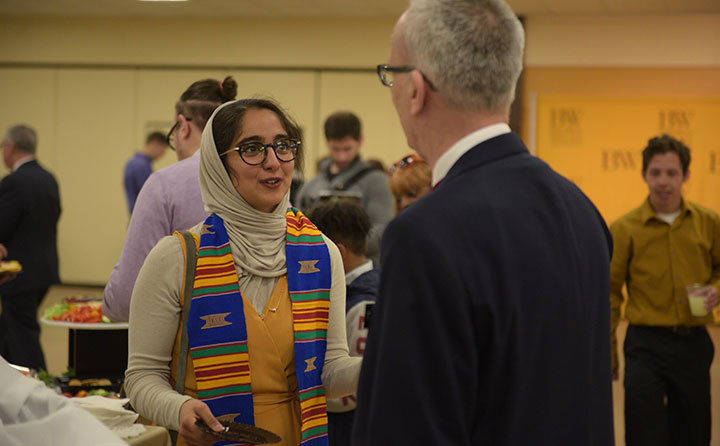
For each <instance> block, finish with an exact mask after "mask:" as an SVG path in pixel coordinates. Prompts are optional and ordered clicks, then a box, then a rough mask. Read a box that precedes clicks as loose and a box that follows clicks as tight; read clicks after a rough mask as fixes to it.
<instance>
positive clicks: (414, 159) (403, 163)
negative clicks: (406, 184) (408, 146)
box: [388, 153, 425, 175]
mask: <svg viewBox="0 0 720 446" xmlns="http://www.w3.org/2000/svg"><path fill="white" fill-rule="evenodd" d="M424 162H425V160H423V159H422V158H420V157H419V156H417V155H415V154H414V153H413V154H410V155H408V156H406V157H405V158H403V159H401V160H400V161H398V162H397V163H395V164H393V165H392V166H390V168H389V169H388V173H389V174H390V175H392V174H393V173H395V171H396V170H398V169H404V168H406V167H407V166H409V165H410V164H412V163H424Z"/></svg>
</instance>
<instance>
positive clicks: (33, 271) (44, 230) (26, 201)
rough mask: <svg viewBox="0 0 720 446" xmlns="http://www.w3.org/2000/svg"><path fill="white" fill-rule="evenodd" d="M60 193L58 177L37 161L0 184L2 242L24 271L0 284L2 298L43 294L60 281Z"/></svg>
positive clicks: (0, 230) (25, 166)
mask: <svg viewBox="0 0 720 446" xmlns="http://www.w3.org/2000/svg"><path fill="white" fill-rule="evenodd" d="M59 217H60V193H59V191H58V185H57V182H56V181H55V177H53V175H52V174H51V173H50V172H48V171H47V170H45V169H43V168H42V167H41V166H40V165H39V164H38V162H37V161H34V160H33V161H29V162H27V163H25V164H23V165H21V166H20V167H19V168H18V170H17V171H15V172H12V173H10V174H9V175H7V176H6V177H5V178H3V179H2V181H0V243H2V244H4V245H5V246H6V247H7V249H8V259H13V260H17V261H19V262H20V263H21V264H22V266H23V272H22V273H20V274H19V275H18V277H17V278H15V279H14V280H11V281H9V282H6V283H4V284H2V285H0V295H4V294H17V293H23V292H27V291H40V290H44V289H47V288H48V287H49V286H50V285H52V284H54V283H58V282H59V281H60V278H59V275H58V254H57V222H58V219H59Z"/></svg>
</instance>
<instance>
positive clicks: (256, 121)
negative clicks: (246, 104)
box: [225, 108, 295, 212]
mask: <svg viewBox="0 0 720 446" xmlns="http://www.w3.org/2000/svg"><path fill="white" fill-rule="evenodd" d="M287 137H288V135H287V132H286V131H285V129H284V128H283V126H282V124H281V123H280V119H279V118H278V116H277V115H276V114H275V113H274V112H272V111H270V110H267V109H258V108H251V109H249V110H248V111H247V112H246V113H245V117H244V118H243V125H242V131H241V132H240V135H239V136H237V137H236V138H235V140H234V141H233V145H232V147H237V146H238V145H239V144H244V143H247V142H253V141H257V142H261V143H263V144H268V143H274V142H276V141H278V140H280V139H284V138H287ZM225 162H226V165H227V168H228V172H229V174H230V180H231V181H232V183H233V185H234V186H235V189H237V191H238V193H239V194H240V195H242V197H243V198H244V199H245V201H247V202H248V203H249V204H250V206H252V207H254V208H255V209H257V210H259V211H262V212H272V211H273V209H275V207H276V206H277V205H278V204H279V203H280V201H282V199H283V197H284V196H285V194H286V193H287V191H288V190H289V189H290V184H291V183H292V176H293V170H294V169H295V160H293V161H290V162H287V163H284V162H281V161H280V160H278V159H277V157H276V156H275V151H274V150H272V149H271V148H269V147H268V150H267V158H265V161H264V162H263V163H262V164H259V165H257V166H251V165H249V164H247V163H245V161H243V160H242V158H240V153H239V152H238V151H237V150H233V151H232V152H230V153H228V154H227V155H226V156H225Z"/></svg>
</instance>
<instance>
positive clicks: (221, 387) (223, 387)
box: [202, 386, 245, 395]
mask: <svg viewBox="0 0 720 446" xmlns="http://www.w3.org/2000/svg"><path fill="white" fill-rule="evenodd" d="M227 387H228V386H217V387H206V388H204V389H202V391H203V392H207V391H210V390H220V389H226V388H227ZM239 393H240V394H243V393H245V392H239ZM233 394H234V393H233ZM228 395H232V394H228Z"/></svg>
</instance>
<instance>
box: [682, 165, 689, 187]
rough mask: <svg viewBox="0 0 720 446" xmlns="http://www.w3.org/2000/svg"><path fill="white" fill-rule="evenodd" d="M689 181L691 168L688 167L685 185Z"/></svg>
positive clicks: (684, 179) (684, 180) (684, 178)
mask: <svg viewBox="0 0 720 446" xmlns="http://www.w3.org/2000/svg"><path fill="white" fill-rule="evenodd" d="M689 179H690V168H689V167H688V170H687V172H685V175H684V177H683V183H687V182H688V180H689Z"/></svg>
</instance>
